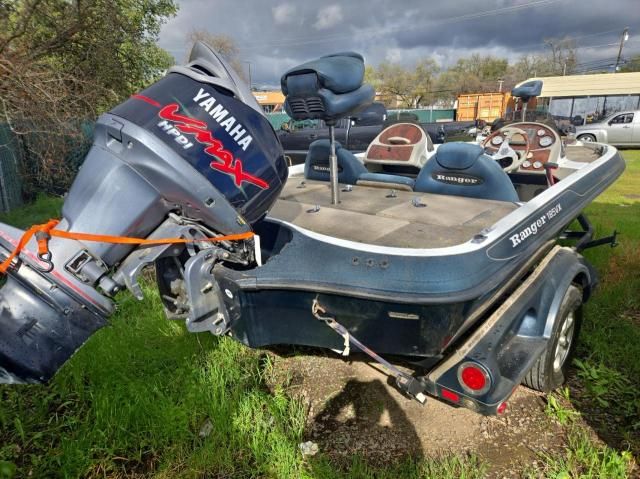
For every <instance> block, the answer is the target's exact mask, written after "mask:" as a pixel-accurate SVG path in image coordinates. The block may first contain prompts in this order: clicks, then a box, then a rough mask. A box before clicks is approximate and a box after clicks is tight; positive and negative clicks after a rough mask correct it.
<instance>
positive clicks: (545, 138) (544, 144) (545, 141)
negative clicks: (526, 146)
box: [539, 136, 553, 148]
mask: <svg viewBox="0 0 640 479" xmlns="http://www.w3.org/2000/svg"><path fill="white" fill-rule="evenodd" d="M539 141H540V146H542V147H543V148H546V147H547V146H551V144H552V143H553V138H551V137H550V136H543V137H542V138H540V140H539Z"/></svg>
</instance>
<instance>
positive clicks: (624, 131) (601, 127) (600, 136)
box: [575, 110, 640, 146]
mask: <svg viewBox="0 0 640 479" xmlns="http://www.w3.org/2000/svg"><path fill="white" fill-rule="evenodd" d="M575 128H576V138H577V139H578V140H580V141H583V142H594V141H597V142H599V143H608V144H609V145H614V146H640V110H636V111H625V112H618V113H615V114H613V115H611V116H609V117H608V118H606V119H604V120H602V121H600V122H598V123H590V124H588V125H583V126H576V127H575Z"/></svg>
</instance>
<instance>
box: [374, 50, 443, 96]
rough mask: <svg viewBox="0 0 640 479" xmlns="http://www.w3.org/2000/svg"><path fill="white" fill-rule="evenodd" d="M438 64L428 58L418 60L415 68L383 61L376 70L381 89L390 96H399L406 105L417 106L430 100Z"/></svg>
mask: <svg viewBox="0 0 640 479" xmlns="http://www.w3.org/2000/svg"><path fill="white" fill-rule="evenodd" d="M437 72H438V66H437V64H436V63H435V61H434V60H432V59H430V58H428V59H424V60H421V61H419V62H418V64H417V65H416V67H415V68H414V69H413V70H408V69H406V68H404V67H403V66H402V65H398V64H393V63H389V62H383V63H381V64H380V66H379V67H378V68H377V70H376V75H375V77H376V78H377V81H378V89H379V91H380V92H381V93H382V94H383V95H385V96H388V97H399V98H400V99H401V101H402V103H403V104H404V106H406V107H412V108H417V107H418V106H420V103H421V102H423V101H429V100H430V98H431V95H432V93H431V90H432V89H433V85H434V83H435V78H436V74H437Z"/></svg>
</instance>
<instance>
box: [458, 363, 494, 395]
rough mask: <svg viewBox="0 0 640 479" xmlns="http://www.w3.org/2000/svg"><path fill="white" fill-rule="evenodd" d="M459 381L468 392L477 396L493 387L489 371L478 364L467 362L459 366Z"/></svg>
mask: <svg viewBox="0 0 640 479" xmlns="http://www.w3.org/2000/svg"><path fill="white" fill-rule="evenodd" d="M458 381H459V382H460V385H461V386H462V388H463V389H464V390H465V391H466V392H468V393H470V394H473V395H476V396H477V395H479V394H484V393H486V392H487V391H488V390H489V388H490V387H491V376H490V375H489V371H487V370H486V369H485V368H484V367H483V366H481V365H480V364H478V363H472V362H465V363H462V364H461V365H460V366H458Z"/></svg>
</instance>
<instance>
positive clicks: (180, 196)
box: [0, 43, 288, 382]
mask: <svg viewBox="0 0 640 479" xmlns="http://www.w3.org/2000/svg"><path fill="white" fill-rule="evenodd" d="M287 174H288V171H287V165H286V162H285V159H284V154H283V151H282V147H281V146H280V143H279V141H278V139H277V136H276V134H275V132H274V130H273V128H272V127H271V125H270V124H269V122H268V120H267V119H266V118H265V116H264V114H263V112H262V109H261V108H260V106H259V105H258V104H257V103H256V101H255V99H254V97H253V95H252V94H251V92H250V91H249V89H248V88H247V87H246V86H245V85H244V84H243V83H242V81H241V80H240V79H239V78H238V77H237V75H236V73H235V72H234V71H233V70H232V69H231V68H229V67H228V65H227V64H226V62H225V61H224V60H223V59H222V58H220V57H219V56H218V55H216V54H215V53H214V52H213V51H212V50H211V49H210V48H209V47H207V46H206V45H204V44H202V43H197V44H196V45H195V47H194V49H193V51H192V53H191V57H190V60H189V63H188V64H187V65H186V66H183V67H174V68H172V69H171V70H169V72H168V74H167V75H166V77H164V78H163V79H161V80H160V81H158V82H157V83H156V84H154V85H152V86H151V87H149V88H147V89H146V90H144V91H142V92H140V93H139V94H137V95H134V96H132V97H131V98H130V99H129V100H127V101H125V102H124V103H122V104H121V105H119V106H117V107H116V108H114V109H113V110H112V111H111V112H109V113H107V114H104V115H102V116H101V117H100V118H99V119H98V121H97V124H96V128H95V137H94V143H93V146H92V148H91V150H90V151H89V153H88V155H87V157H86V159H85V162H84V164H83V166H82V168H81V169H80V172H79V173H78V176H77V177H76V179H75V181H74V183H73V185H72V187H71V190H70V191H69V194H68V196H67V198H66V201H65V203H64V206H63V210H62V219H61V221H60V223H59V224H58V225H57V226H56V230H58V231H60V232H71V233H74V232H82V233H87V234H94V235H109V236H112V237H133V238H145V239H151V240H152V239H160V238H162V239H164V238H179V239H182V240H186V243H180V242H177V243H176V242H174V243H160V244H153V245H146V246H144V247H142V246H141V247H136V246H135V245H132V244H120V243H115V244H114V243H109V242H100V241H86V240H83V239H66V238H65V239H62V238H58V237H55V236H54V237H53V238H51V239H50V240H49V239H48V238H43V235H46V233H43V232H42V231H41V232H40V233H39V237H37V238H34V239H33V240H32V241H30V242H29V243H28V244H27V245H26V247H25V248H24V249H23V251H22V253H21V254H20V256H19V258H16V260H15V261H14V263H13V265H12V267H11V268H10V269H9V270H8V275H7V279H6V283H5V284H4V285H3V286H2V289H0V331H1V333H0V382H43V381H47V380H48V379H49V378H51V376H53V374H54V373H55V372H56V371H57V369H58V368H59V367H60V366H62V364H64V362H65V361H66V360H67V359H68V358H69V357H70V356H71V355H72V354H73V353H74V352H75V351H76V350H77V349H78V348H79V347H80V346H81V345H82V344H83V343H84V342H85V341H86V340H87V339H88V337H89V336H90V335H91V334H92V333H93V332H95V331H96V330H98V329H99V328H100V327H102V326H103V325H104V324H105V323H106V317H107V316H108V315H109V314H111V312H112V311H113V309H114V305H113V302H112V301H111V297H112V296H113V295H115V294H116V293H117V292H118V291H120V290H122V289H125V288H127V289H129V290H130V291H131V292H132V293H133V294H134V295H135V296H136V297H138V298H141V297H142V291H141V288H140V286H139V285H138V282H137V278H138V275H139V274H140V272H141V270H142V269H143V267H144V266H146V265H149V264H155V265H156V274H157V278H158V283H159V287H160V291H161V295H162V297H163V301H164V304H165V308H166V311H167V314H168V316H169V317H172V318H183V319H185V320H186V322H187V327H188V328H189V330H191V331H211V332H212V333H214V334H223V333H225V332H226V331H227V330H228V314H227V312H226V310H225V308H224V306H223V302H222V300H221V298H220V294H221V291H220V288H219V287H218V285H217V284H216V282H215V280H214V278H213V275H212V274H211V272H212V269H213V267H214V266H215V265H216V264H217V263H224V264H231V265H236V266H237V267H238V268H243V267H247V266H251V265H254V264H255V263H256V261H259V252H257V250H256V245H255V244H254V240H253V239H252V238H250V236H251V235H250V233H251V231H252V225H253V224H254V223H255V222H257V221H258V220H260V219H261V218H263V217H264V215H265V214H266V213H267V211H268V210H269V208H270V207H271V205H272V204H273V203H274V202H275V200H276V199H277V197H278V195H279V193H280V191H281V190H282V188H283V186H284V183H285V181H286V178H287ZM23 233H24V232H23V231H21V230H18V229H16V228H12V227H10V226H8V225H2V224H0V260H2V259H3V258H6V257H8V256H9V254H10V252H11V251H13V250H14V249H15V248H16V246H17V245H18V243H19V241H20V239H21V237H22V236H23ZM222 235H226V236H228V235H235V236H231V237H230V238H228V239H227V240H224V241H212V240H211V239H212V238H216V237H219V236H222ZM238 238H241V239H238ZM38 240H39V241H40V242H42V241H43V240H45V241H47V240H48V249H49V250H48V251H47V253H46V254H42V252H39V253H37V251H38V248H37V246H38Z"/></svg>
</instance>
